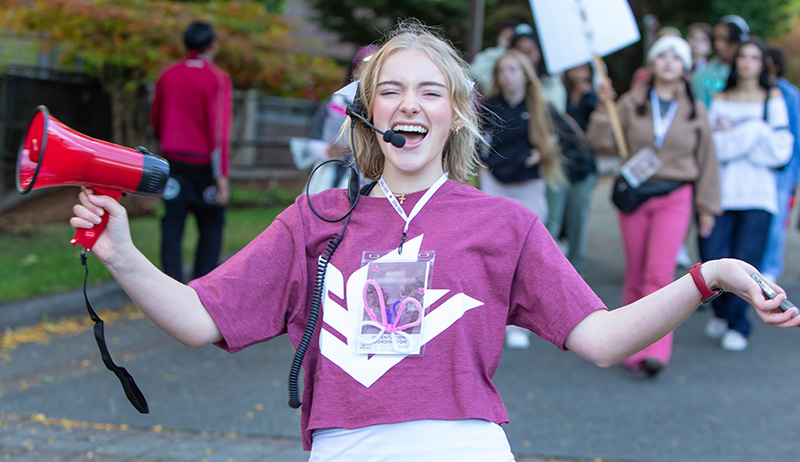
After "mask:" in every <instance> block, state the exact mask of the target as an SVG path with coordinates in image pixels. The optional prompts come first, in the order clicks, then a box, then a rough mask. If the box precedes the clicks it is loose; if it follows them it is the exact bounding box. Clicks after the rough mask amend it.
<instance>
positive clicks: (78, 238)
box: [69, 187, 122, 251]
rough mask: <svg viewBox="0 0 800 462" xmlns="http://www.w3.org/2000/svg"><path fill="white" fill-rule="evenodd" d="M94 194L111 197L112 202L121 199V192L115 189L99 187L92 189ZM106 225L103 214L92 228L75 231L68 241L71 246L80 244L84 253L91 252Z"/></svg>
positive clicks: (105, 217)
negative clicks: (84, 250)
mask: <svg viewBox="0 0 800 462" xmlns="http://www.w3.org/2000/svg"><path fill="white" fill-rule="evenodd" d="M92 189H93V190H94V192H95V193H97V194H100V195H103V196H109V197H112V198H113V199H114V200H119V198H120V197H122V191H119V190H116V189H107V188H100V187H92ZM107 224H108V213H104V214H103V218H102V219H101V220H100V223H98V224H96V225H94V227H93V228H90V229H79V230H77V231H75V237H74V238H72V240H71V241H69V243H70V244H72V245H73V246H75V245H77V244H80V245H82V246H83V248H84V249H86V251H91V250H92V247H93V246H94V243H95V242H97V238H99V237H100V235H101V234H103V230H105V229H106V225H107Z"/></svg>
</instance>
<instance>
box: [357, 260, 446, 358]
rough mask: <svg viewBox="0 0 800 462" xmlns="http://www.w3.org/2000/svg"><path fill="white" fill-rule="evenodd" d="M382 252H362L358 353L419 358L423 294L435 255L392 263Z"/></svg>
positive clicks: (423, 308)
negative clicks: (364, 273)
mask: <svg viewBox="0 0 800 462" xmlns="http://www.w3.org/2000/svg"><path fill="white" fill-rule="evenodd" d="M384 255H386V252H382V253H381V252H364V256H363V259H362V265H363V266H366V267H367V278H366V282H365V283H364V287H363V289H362V291H361V293H362V297H361V300H360V301H361V303H360V304H359V305H360V306H359V307H358V316H359V318H358V319H359V322H358V323H357V324H356V325H357V329H358V332H356V339H357V342H356V348H357V352H358V353H359V354H371V355H391V354H394V355H396V354H401V355H406V356H421V355H422V354H423V353H424V350H425V348H424V344H423V341H422V339H423V337H422V333H423V331H424V328H425V325H424V324H425V310H426V306H427V304H426V303H425V293H426V291H427V289H428V286H429V283H430V278H431V274H432V272H433V271H432V270H433V261H434V257H435V252H433V251H421V252H419V254H418V255H417V259H416V260H408V259H403V260H393V259H387V258H385V257H384Z"/></svg>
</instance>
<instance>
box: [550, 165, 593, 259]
mask: <svg viewBox="0 0 800 462" xmlns="http://www.w3.org/2000/svg"><path fill="white" fill-rule="evenodd" d="M596 184H597V174H595V173H592V174H589V175H588V176H587V177H586V178H583V179H582V180H578V181H575V182H570V183H569V184H567V185H564V186H562V187H561V188H560V189H553V188H550V187H549V186H548V188H547V208H548V209H549V210H548V214H547V222H546V223H545V224H546V226H547V230H548V231H550V234H551V235H552V236H553V239H556V240H558V237H559V235H560V234H561V230H562V228H563V227H564V226H566V228H567V229H566V231H567V243H568V244H569V252H568V253H567V258H568V259H569V261H570V263H572V266H574V267H575V269H576V270H577V271H578V273H580V274H583V271H584V269H585V264H586V242H587V240H588V235H589V234H588V231H589V223H588V222H589V213H590V212H591V209H592V191H593V190H594V187H595V185H596Z"/></svg>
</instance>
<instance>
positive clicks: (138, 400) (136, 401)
mask: <svg viewBox="0 0 800 462" xmlns="http://www.w3.org/2000/svg"><path fill="white" fill-rule="evenodd" d="M81 265H83V267H84V268H85V269H86V271H85V272H84V275H83V298H84V300H86V309H87V310H88V311H89V317H91V318H92V321H94V338H95V340H96V341H97V347H98V348H99V349H100V356H102V358H103V364H105V365H106V367H107V368H108V370H110V371H111V372H113V373H114V374H115V375H116V376H117V378H118V379H119V381H120V383H121V384H122V389H123V390H125V396H127V397H128V401H130V402H131V404H132V405H133V407H135V408H136V410H137V411H139V412H141V413H142V414H149V413H150V409H149V408H148V407H147V400H145V398H144V395H143V394H142V392H141V391H140V390H139V387H137V386H136V382H134V380H133V376H132V375H130V374H129V373H128V371H127V370H126V369H125V368H124V367H119V366H117V365H116V364H114V361H113V360H112V359H111V353H109V352H108V346H106V335H105V332H104V330H103V320H102V319H100V317H99V316H97V313H95V312H94V310H93V309H92V305H91V303H89V297H88V296H87V295H86V282H87V280H88V279H89V265H88V264H87V262H86V252H81Z"/></svg>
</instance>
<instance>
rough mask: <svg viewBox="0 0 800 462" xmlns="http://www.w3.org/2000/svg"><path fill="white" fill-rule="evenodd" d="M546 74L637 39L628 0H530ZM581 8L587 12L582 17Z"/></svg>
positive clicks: (624, 45) (613, 50)
mask: <svg viewBox="0 0 800 462" xmlns="http://www.w3.org/2000/svg"><path fill="white" fill-rule="evenodd" d="M530 3H531V9H532V11H533V19H534V21H535V22H536V29H537V31H538V33H539V44H540V46H541V48H542V56H543V57H544V63H545V66H546V67H547V72H548V73H549V74H557V73H559V72H563V71H565V70H567V69H571V68H573V67H575V66H578V65H581V64H583V63H588V62H590V61H592V59H593V57H594V55H595V54H597V55H599V56H605V55H608V54H611V53H613V52H615V51H617V50H620V49H622V48H625V47H626V46H628V45H630V44H632V43H636V42H637V41H639V39H640V35H639V27H638V26H637V24H636V19H635V18H634V17H633V12H632V11H631V7H630V5H629V4H628V2H627V0H530ZM581 10H583V11H584V12H585V14H586V17H585V20H584V18H583V16H582V15H581Z"/></svg>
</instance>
